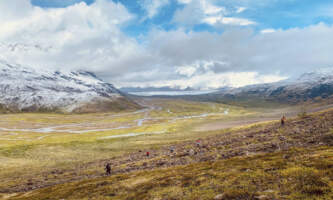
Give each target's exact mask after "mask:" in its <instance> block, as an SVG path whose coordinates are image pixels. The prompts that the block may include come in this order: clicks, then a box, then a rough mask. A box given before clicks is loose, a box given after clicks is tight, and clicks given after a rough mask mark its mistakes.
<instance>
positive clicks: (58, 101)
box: [0, 61, 140, 113]
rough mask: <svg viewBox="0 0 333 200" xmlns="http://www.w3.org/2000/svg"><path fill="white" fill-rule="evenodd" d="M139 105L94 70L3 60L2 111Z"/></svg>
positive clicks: (112, 108)
mask: <svg viewBox="0 0 333 200" xmlns="http://www.w3.org/2000/svg"><path fill="white" fill-rule="evenodd" d="M139 107H140V106H139V105H138V104H136V103H135V102H133V101H132V100H130V99H129V98H128V97H127V96H126V95H124V94H123V93H122V92H120V91H119V90H117V89H116V88H115V87H113V85H112V84H109V83H107V82H104V81H103V80H101V79H99V78H98V77H97V76H96V75H95V74H93V73H91V72H87V71H77V72H60V71H48V70H38V71H37V70H34V69H32V68H28V67H23V66H20V65H15V64H9V63H7V62H5V61H0V110H1V111H11V112H20V111H60V112H78V113H84V112H106V111H119V110H124V109H137V108H139Z"/></svg>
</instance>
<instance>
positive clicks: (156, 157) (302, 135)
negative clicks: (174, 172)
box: [0, 109, 333, 194]
mask: <svg viewBox="0 0 333 200" xmlns="http://www.w3.org/2000/svg"><path fill="white" fill-rule="evenodd" d="M332 127H333V110H332V109H331V110H327V111H325V112H321V113H315V114H312V115H305V116H300V117H296V118H293V119H288V120H287V122H286V124H285V126H281V125H280V123H279V122H270V123H262V124H257V125H252V126H250V127H246V128H239V129H233V130H229V131H227V130H223V131H221V132H220V133H218V134H217V135H216V136H209V137H202V138H196V139H194V140H192V141H186V142H182V143H178V144H173V145H167V146H163V147H160V148H156V149H142V150H140V151H138V152H134V153H130V154H127V155H124V156H121V157H116V158H110V159H108V160H99V161H95V162H91V163H85V164H81V165H78V166H76V170H53V171H49V172H47V173H43V174H41V175H40V176H38V177H31V178H30V179H27V180H26V181H25V182H23V183H21V184H20V185H9V186H8V187H7V188H0V193H6V194H8V193H18V192H28V191H31V190H36V189H39V188H45V187H48V186H52V185H57V184H62V183H67V182H73V181H77V180H88V179H93V178H98V177H103V176H105V173H104V166H105V164H106V163H107V162H110V163H111V165H112V174H123V173H129V172H134V171H142V170H151V169H159V168H168V167H171V166H180V165H188V164H194V163H202V162H205V161H219V160H226V159H229V158H233V157H241V156H246V155H248V156H249V155H256V154H259V155H260V154H263V153H273V152H281V151H285V150H288V149H291V148H312V147H318V146H332V145H333V134H332ZM146 152H149V156H147V155H146ZM284 157H285V158H286V159H287V158H288V154H286V155H285V156H284Z"/></svg>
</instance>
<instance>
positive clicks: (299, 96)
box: [185, 70, 333, 106]
mask: <svg viewBox="0 0 333 200" xmlns="http://www.w3.org/2000/svg"><path fill="white" fill-rule="evenodd" d="M332 97H333V70H324V71H316V72H309V73H305V74H303V75H301V76H300V77H299V78H297V79H287V80H284V81H280V82H275V83H267V84H257V85H249V86H245V87H240V88H223V89H220V90H219V91H217V92H214V93H210V94H205V95H198V96H195V97H193V96H192V97H190V99H195V100H200V101H215V102H222V103H233V104H243V105H255V104H256V105H259V106H260V105H261V104H262V103H263V102H279V103H299V102H305V101H316V100H318V101H319V100H323V99H331V98H332ZM185 98H187V97H185Z"/></svg>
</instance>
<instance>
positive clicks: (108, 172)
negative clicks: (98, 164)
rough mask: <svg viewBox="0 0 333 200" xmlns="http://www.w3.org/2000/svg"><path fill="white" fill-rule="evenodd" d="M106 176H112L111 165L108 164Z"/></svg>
mask: <svg viewBox="0 0 333 200" xmlns="http://www.w3.org/2000/svg"><path fill="white" fill-rule="evenodd" d="M105 171H106V175H111V164H110V163H107V164H106V166H105Z"/></svg>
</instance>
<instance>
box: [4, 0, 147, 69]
mask: <svg viewBox="0 0 333 200" xmlns="http://www.w3.org/2000/svg"><path fill="white" fill-rule="evenodd" d="M16 1H18V0H16ZM6 2H11V0H10V1H6ZM20 3H22V4H16V7H15V9H17V10H20V12H19V14H18V15H15V13H16V12H15V11H14V10H15V9H14V10H13V11H11V12H10V13H12V14H13V15H15V16H11V18H7V20H5V21H2V22H1V24H2V25H1V26H0V42H1V43H2V45H1V54H0V55H1V56H0V58H2V59H6V60H11V61H13V62H19V63H22V64H29V65H33V66H34V67H44V66H48V67H53V68H69V69H73V68H82V67H84V68H88V69H89V68H90V69H91V68H92V67H94V70H96V71H104V70H107V69H108V70H110V71H113V70H115V71H117V73H120V72H119V71H121V70H116V69H117V68H120V66H121V65H123V64H125V63H128V62H129V61H128V60H129V58H130V57H131V58H134V59H135V58H136V57H138V56H139V57H140V59H142V57H144V56H143V55H141V54H140V49H141V47H139V46H138V44H137V42H136V41H135V40H134V39H132V38H129V37H127V36H125V35H124V34H123V33H122V31H121V30H120V26H121V25H122V24H123V23H126V22H127V21H128V20H130V19H132V15H131V14H130V13H129V12H128V11H127V9H126V8H125V7H124V6H123V5H121V4H119V3H113V2H112V1H107V0H97V1H96V2H95V3H93V4H91V5H87V4H85V3H78V4H75V5H72V6H69V7H66V8H57V9H41V8H39V7H35V6H32V5H31V4H30V1H29V0H20ZM8 5H9V6H11V5H10V4H6V3H5V2H3V1H1V6H0V9H1V10H0V19H3V18H2V15H3V13H4V11H5V10H7V9H10V8H11V7H9V8H8ZM21 5H24V6H23V7H21ZM22 13H25V14H24V15H23V14H22ZM6 16H8V14H6ZM8 46H10V47H12V48H10V50H8V48H7V47H8ZM138 50H139V51H138ZM138 52H139V53H138ZM115 74H116V73H115Z"/></svg>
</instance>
